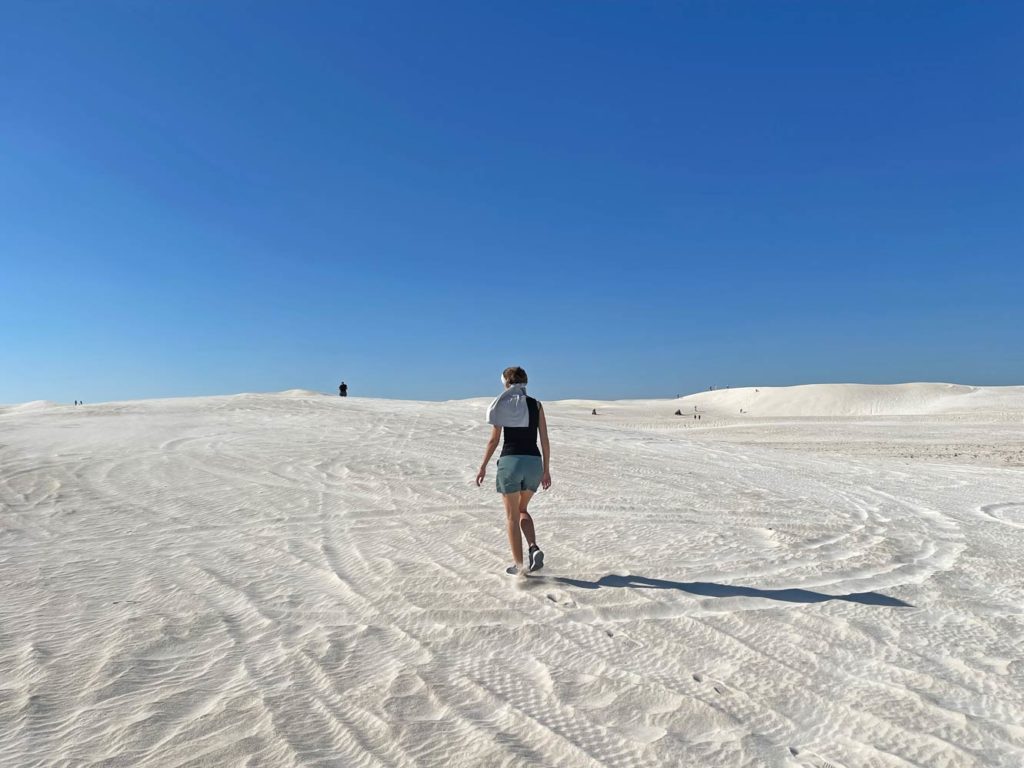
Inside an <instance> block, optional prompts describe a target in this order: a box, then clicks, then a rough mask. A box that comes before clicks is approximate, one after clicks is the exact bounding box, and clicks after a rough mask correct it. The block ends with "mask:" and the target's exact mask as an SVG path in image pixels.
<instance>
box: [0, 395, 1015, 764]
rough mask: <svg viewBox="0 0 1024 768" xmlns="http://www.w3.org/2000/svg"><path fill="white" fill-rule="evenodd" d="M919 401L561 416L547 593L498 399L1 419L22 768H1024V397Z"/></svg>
mask: <svg viewBox="0 0 1024 768" xmlns="http://www.w3.org/2000/svg"><path fill="white" fill-rule="evenodd" d="M914 386H916V387H918V389H917V390H908V391H907V392H899V393H893V392H886V393H885V394H884V396H882V397H880V399H878V400H877V402H876V403H875V405H872V404H871V403H872V402H875V401H871V395H870V393H868V394H865V392H864V391H863V390H860V391H857V392H855V393H854V394H853V395H850V398H849V400H848V402H847V405H846V406H843V408H845V410H843V409H842V408H841V409H839V411H840V415H847V416H849V418H842V419H837V418H828V417H822V416H821V415H820V413H818V412H817V409H819V408H821V407H824V406H823V405H820V404H821V403H825V404H829V403H831V405H830V406H829V407H836V406H835V402H836V398H837V397H841V393H838V394H837V393H836V392H835V391H826V392H817V393H815V392H812V393H810V395H811V399H810V402H812V403H815V404H818V405H815V406H814V408H813V409H812V410H813V411H814V412H813V413H809V414H801V413H799V412H795V413H793V414H792V415H787V411H786V408H787V407H788V406H787V405H786V402H785V398H784V397H783V396H782V395H779V394H778V393H777V392H776V393H774V394H772V400H771V411H772V412H771V414H770V415H766V416H765V417H764V418H762V419H757V418H748V417H747V416H740V415H739V414H738V409H739V407H741V406H738V405H736V403H735V402H733V401H734V400H735V399H736V398H737V397H738V396H737V395H735V394H731V393H732V392H737V391H739V390H732V391H729V392H730V394H728V395H725V393H723V396H722V397H719V398H717V399H716V398H715V397H714V395H717V394H719V393H702V394H701V395H699V396H695V397H697V398H698V400H696V401H695V400H692V399H689V398H686V399H683V400H679V401H661V402H658V401H644V402H633V403H594V404H591V403H589V401H588V402H586V403H584V402H583V401H573V402H563V403H549V404H547V405H546V409H547V411H548V417H549V421H550V424H551V429H552V443H553V450H554V466H553V476H554V482H555V485H554V487H553V488H552V490H551V491H549V492H547V493H541V494H539V495H538V497H537V499H536V501H535V503H534V505H533V508H534V513H535V516H536V519H537V524H538V530H539V533H540V537H541V543H542V544H543V545H545V548H546V550H547V552H548V567H547V568H546V569H545V571H544V572H543V575H542V576H533V577H529V578H526V579H513V578H509V577H507V576H505V575H504V573H503V572H502V571H503V568H504V566H505V565H506V564H507V563H506V557H507V555H506V552H505V542H504V540H503V531H502V512H501V508H500V501H499V499H498V497H497V495H496V494H495V493H494V491H493V467H492V470H491V474H490V475H489V477H488V482H487V483H486V485H485V488H484V489H477V488H476V487H475V486H474V485H473V483H472V476H473V474H474V473H475V467H476V465H477V464H478V462H479V460H480V456H481V455H482V451H483V443H484V442H485V439H486V434H487V429H486V427H485V426H483V425H482V423H481V422H482V409H483V404H484V401H476V400H474V401H457V402H450V403H416V402H400V401H384V400H369V399H360V398H348V399H344V400H343V399H340V398H336V397H324V396H318V395H314V394H312V393H303V392H290V393H282V394H278V395H238V396H234V397H218V398H195V399H184V400H163V401H155V400H154V401H140V402H128V403H111V404H105V405H89V406H84V407H79V408H74V407H70V406H57V405H53V404H48V403H40V404H33V406H32V407H30V408H25V407H16V408H0V505H2V506H0V590H2V599H0V755H2V756H3V757H2V762H3V764H4V765H13V766H34V765H75V766H78V765H110V766H114V765H124V766H145V765H151V766H178V765H190V766H199V765H209V766H255V765H324V766H328V765H330V766H339V765H342V766H363V765H365V766H372V765H389V766H392V765H394V766H432V765H444V766H446V767H450V766H503V765H507V766H519V765H523V766H526V765H529V766H554V765H557V766H598V765H601V766H654V765H687V766H741V765H750V766H819V767H820V766H845V767H846V768H860V767H861V766H908V765H918V766H929V767H931V766H948V767H949V768H953V767H954V766H955V767H956V768H960V767H961V766H1007V767H1008V768H1009V767H1010V766H1019V765H1021V764H1022V763H1024V727H1022V726H1021V725H1020V723H1022V722H1024V693H1022V691H1024V648H1022V644H1024V641H1022V637H1024V583H1022V580H1021V573H1022V569H1021V566H1022V560H1024V555H1022V552H1024V461H1019V460H1018V459H1017V458H1016V457H1017V456H1018V455H1024V454H1018V453H1017V452H1018V451H1024V448H1022V447H1021V446H1024V423H1022V414H1024V395H1022V391H1021V390H1020V388H1004V389H998V390H992V389H990V390H985V389H983V388H960V389H954V390H934V391H933V390H929V389H927V387H945V386H947V385H914ZM922 387H924V388H922ZM908 392H909V394H908ZM754 394H756V395H760V394H761V393H760V392H756V393H754ZM807 395H808V393H807V392H804V393H801V396H802V397H807ZM743 396H744V397H745V396H746V395H743ZM901 398H902V400H901ZM908 398H909V399H908ZM950 398H953V399H957V398H959V399H958V400H957V402H959V403H967V404H968V406H969V407H966V406H965V407H963V408H961V407H960V406H950V405H949V403H950V402H951V401H950ZM964 398H966V400H965V399H964ZM986 398H989V400H988V402H989V403H990V406H991V407H988V408H986V407H985V402H986ZM940 400H941V402H940ZM737 402H738V401H737ZM900 402H912V403H913V411H912V413H914V414H916V415H913V416H898V415H892V413H893V411H892V409H893V408H895V409H896V410H897V411H899V408H900V405H899V403H900ZM865 403H866V404H865ZM894 403H895V405H894ZM693 405H697V406H698V408H699V409H700V410H701V412H702V413H703V414H706V415H707V420H706V421H705V420H702V421H701V423H700V426H699V427H697V426H696V424H695V421H694V420H693V419H692V418H686V417H685V416H684V418H679V417H673V416H672V415H671V414H672V411H674V410H675V409H676V408H682V409H684V410H689V411H691V412H692V409H693ZM592 407H596V408H597V409H598V412H599V415H598V416H597V417H593V416H591V415H590V409H591V408H592ZM742 407H744V408H745V409H747V406H742ZM880 414H881V415H880ZM811 417H813V418H811ZM962 447H966V448H965V450H960V448H962ZM954 454H956V455H954Z"/></svg>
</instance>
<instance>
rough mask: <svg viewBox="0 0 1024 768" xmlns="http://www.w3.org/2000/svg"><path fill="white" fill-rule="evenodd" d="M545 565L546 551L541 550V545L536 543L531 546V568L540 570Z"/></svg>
mask: <svg viewBox="0 0 1024 768" xmlns="http://www.w3.org/2000/svg"><path fill="white" fill-rule="evenodd" d="M543 567H544V553H543V552H541V550H540V547H538V546H537V545H534V546H532V547H530V570H531V571H539V570H540V569H541V568H543Z"/></svg>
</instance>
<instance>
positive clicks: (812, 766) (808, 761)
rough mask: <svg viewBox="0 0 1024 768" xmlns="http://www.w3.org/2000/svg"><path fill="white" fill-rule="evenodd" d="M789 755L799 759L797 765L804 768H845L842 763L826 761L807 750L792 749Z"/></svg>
mask: <svg viewBox="0 0 1024 768" xmlns="http://www.w3.org/2000/svg"><path fill="white" fill-rule="evenodd" d="M789 753H790V754H791V755H793V757H795V758H796V759H797V765H801V766H804V768H845V766H844V765H842V764H841V763H836V762H834V761H832V760H826V759H825V758H823V757H822V756H821V755H817V754H815V753H814V752H808V751H807V750H805V749H797V748H796V747H790V748H789Z"/></svg>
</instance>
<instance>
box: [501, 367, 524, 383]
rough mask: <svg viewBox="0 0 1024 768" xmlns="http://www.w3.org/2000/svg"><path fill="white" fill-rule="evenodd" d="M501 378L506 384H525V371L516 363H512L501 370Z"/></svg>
mask: <svg viewBox="0 0 1024 768" xmlns="http://www.w3.org/2000/svg"><path fill="white" fill-rule="evenodd" d="M501 378H503V379H504V380H505V383H506V384H525V383H526V382H527V378H526V371H524V370H523V369H522V368H520V367H519V366H518V365H513V366H511V367H509V368H506V369H505V370H504V371H502V373H501Z"/></svg>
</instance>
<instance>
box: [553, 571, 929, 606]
mask: <svg viewBox="0 0 1024 768" xmlns="http://www.w3.org/2000/svg"><path fill="white" fill-rule="evenodd" d="M552 581H557V582H559V583H560V584H565V585H567V586H570V587H578V588H579V589H600V588H601V587H620V588H626V589H674V590H677V591H679V592H688V593H690V594H691V595H701V596H702V597H761V598H765V599H767V600H781V601H782V602H785V603H824V602H827V601H829V600H844V601H846V602H848V603H862V604H863V605H879V606H885V607H887V608H913V606H912V605H911V604H910V603H905V602H903V601H902V600H898V599H896V598H895V597H889V596H888V595H880V594H879V593H877V592H855V593H853V594H849V595H825V594H822V593H821V592H811V591H810V590H807V589H757V588H756V587H741V586H735V585H731V584H714V583H712V582H709V581H666V580H664V579H649V578H647V577H646V576H632V575H630V576H616V575H614V574H608V575H607V576H602V577H601V578H600V579H598V580H597V581H583V580H581V579H570V578H566V577H565V576H555V577H554V578H553V579H552Z"/></svg>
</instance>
